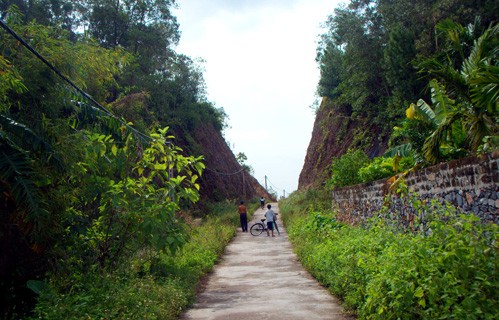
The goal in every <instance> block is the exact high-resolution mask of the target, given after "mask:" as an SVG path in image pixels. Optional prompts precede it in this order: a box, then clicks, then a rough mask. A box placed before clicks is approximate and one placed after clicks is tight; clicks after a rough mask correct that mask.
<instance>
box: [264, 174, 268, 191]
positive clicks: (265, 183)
mask: <svg viewBox="0 0 499 320" xmlns="http://www.w3.org/2000/svg"><path fill="white" fill-rule="evenodd" d="M265 190H266V191H269V189H268V188H267V176H265Z"/></svg>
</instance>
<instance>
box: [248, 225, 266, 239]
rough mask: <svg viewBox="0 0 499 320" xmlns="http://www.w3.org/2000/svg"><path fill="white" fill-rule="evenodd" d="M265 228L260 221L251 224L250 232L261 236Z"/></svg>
mask: <svg viewBox="0 0 499 320" xmlns="http://www.w3.org/2000/svg"><path fill="white" fill-rule="evenodd" d="M263 230H265V228H264V227H263V224H261V223H259V222H258V223H255V224H254V225H252V226H251V229H250V233H251V234H252V235H254V236H259V235H261V234H262V232H263Z"/></svg>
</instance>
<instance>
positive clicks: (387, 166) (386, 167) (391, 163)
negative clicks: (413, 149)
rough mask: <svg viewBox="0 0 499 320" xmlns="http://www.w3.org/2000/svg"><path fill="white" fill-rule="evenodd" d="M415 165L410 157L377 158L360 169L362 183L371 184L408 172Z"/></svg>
mask: <svg viewBox="0 0 499 320" xmlns="http://www.w3.org/2000/svg"><path fill="white" fill-rule="evenodd" d="M413 165H414V159H413V158H412V157H410V156H408V157H403V158H401V159H400V158H398V157H376V158H374V159H373V160H372V161H371V162H369V163H367V164H366V165H364V166H363V167H362V168H360V169H359V172H358V174H359V178H360V181H361V182H363V183H364V182H370V181H374V180H379V179H383V178H388V177H392V176H393V175H395V174H397V173H400V172H403V171H406V170H408V169H410V168H411V167H412V166H413Z"/></svg>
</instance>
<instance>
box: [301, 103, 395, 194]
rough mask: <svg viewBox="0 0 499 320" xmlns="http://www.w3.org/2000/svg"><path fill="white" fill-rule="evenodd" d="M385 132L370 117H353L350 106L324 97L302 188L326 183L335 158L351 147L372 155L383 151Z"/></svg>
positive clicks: (385, 140) (303, 176) (303, 169)
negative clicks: (370, 121) (383, 133)
mask: <svg viewBox="0 0 499 320" xmlns="http://www.w3.org/2000/svg"><path fill="white" fill-rule="evenodd" d="M382 131H383V130H381V128H379V127H378V126H376V125H373V124H372V123H369V120H367V119H358V118H357V119H356V118H353V117H352V114H351V112H350V110H349V108H348V107H345V106H343V107H342V106H337V105H334V104H333V102H332V101H331V100H329V99H327V98H323V100H322V102H321V105H320V107H319V110H318V111H317V114H316V116H315V122H314V128H313V131H312V138H311V139H310V143H309V145H308V149H307V154H306V156H305V163H304V165H303V168H302V171H301V173H300V178H299V180H298V189H307V188H311V187H319V186H321V185H323V184H324V183H325V182H326V180H327V179H328V178H329V174H330V173H329V168H330V165H331V161H332V160H333V158H336V157H340V156H341V155H343V154H345V153H346V152H347V151H348V149H350V148H356V149H359V148H360V149H362V150H364V151H365V152H366V154H367V155H368V156H369V157H371V158H372V157H375V156H378V155H381V154H383V152H384V151H385V150H386V147H387V144H388V137H387V136H383V135H382Z"/></svg>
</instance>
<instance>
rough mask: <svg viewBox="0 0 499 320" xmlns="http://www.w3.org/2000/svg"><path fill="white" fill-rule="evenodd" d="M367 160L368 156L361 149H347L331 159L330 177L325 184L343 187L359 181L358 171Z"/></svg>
mask: <svg viewBox="0 0 499 320" xmlns="http://www.w3.org/2000/svg"><path fill="white" fill-rule="evenodd" d="M368 162H369V158H368V157H367V155H366V154H365V153H364V152H363V151H361V150H357V151H348V152H347V153H346V154H344V155H342V156H341V157H340V158H335V159H333V162H332V164H331V178H330V179H329V180H328V181H327V186H328V187H344V186H350V185H354V184H357V183H361V182H362V181H361V179H360V177H359V174H358V172H359V169H360V168H362V167H363V166H364V165H365V164H366V163H368Z"/></svg>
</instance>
